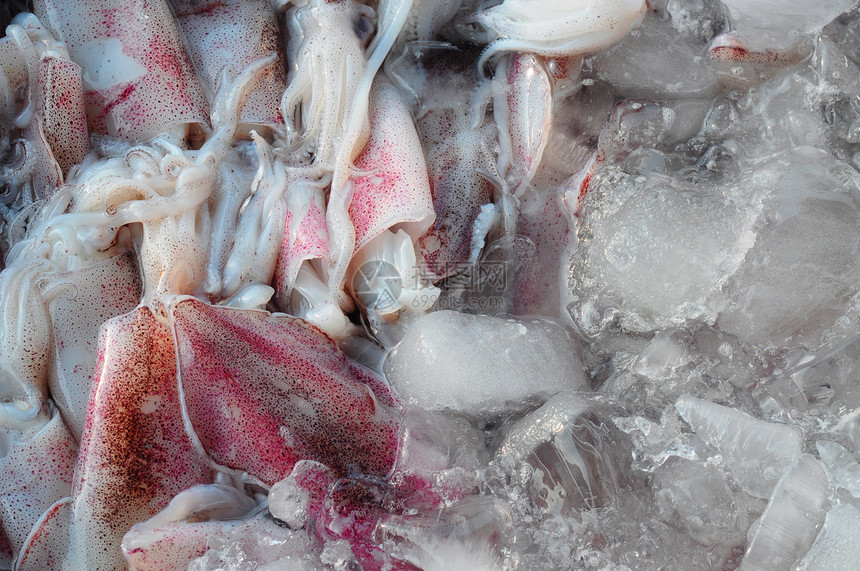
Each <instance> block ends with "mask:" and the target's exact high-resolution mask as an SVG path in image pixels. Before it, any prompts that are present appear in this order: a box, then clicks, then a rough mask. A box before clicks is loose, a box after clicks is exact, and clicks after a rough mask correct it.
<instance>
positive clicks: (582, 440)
mask: <svg viewBox="0 0 860 571" xmlns="http://www.w3.org/2000/svg"><path fill="white" fill-rule="evenodd" d="M601 416H603V415H598V414H596V413H595V410H594V408H593V407H592V405H591V404H590V403H589V402H588V401H587V400H585V399H584V398H583V397H580V396H578V395H576V394H571V393H562V394H559V395H557V396H555V397H553V398H552V399H550V400H549V401H548V402H547V403H546V404H545V405H543V406H542V407H540V408H539V409H537V410H536V411H534V412H533V413H531V414H530V415H528V416H526V417H525V418H523V419H522V420H520V421H519V422H518V423H517V424H515V425H514V426H512V427H511V429H510V430H509V431H508V433H507V434H506V436H505V438H504V440H503V441H502V444H501V445H500V446H499V449H498V451H497V452H496V459H495V462H496V463H498V464H499V465H501V466H504V467H505V468H507V470H508V471H509V472H511V473H512V474H515V475H516V476H515V477H516V478H518V479H519V480H520V481H521V483H522V484H524V487H525V489H526V490H527V491H528V493H529V495H530V497H531V499H532V501H533V502H534V504H535V505H536V506H537V507H538V508H541V509H542V510H543V511H545V512H546V513H549V514H563V515H568V516H569V515H576V514H579V513H580V512H581V511H587V510H593V509H595V508H599V507H604V506H606V505H607V504H608V503H609V502H610V501H611V499H612V498H613V497H614V495H615V493H616V491H617V490H618V489H619V488H620V487H621V485H622V484H621V481H622V479H623V474H624V473H625V472H627V471H628V469H629V460H628V458H629V456H630V453H629V442H628V441H627V438H626V437H625V436H624V435H623V434H622V433H621V432H620V431H618V430H617V429H616V428H615V427H614V426H613V425H612V424H611V423H609V422H604V421H603V420H601Z"/></svg>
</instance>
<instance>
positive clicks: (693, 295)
mask: <svg viewBox="0 0 860 571" xmlns="http://www.w3.org/2000/svg"><path fill="white" fill-rule="evenodd" d="M596 178H597V180H596V181H594V182H592V185H593V189H592V190H590V191H589V195H588V199H587V201H586V205H585V207H584V209H583V215H582V216H583V218H584V223H583V225H582V226H581V228H580V231H579V240H580V243H579V245H578V247H577V249H576V251H575V253H574V254H573V256H572V259H571V262H570V267H571V270H572V272H571V278H572V279H571V281H570V285H571V289H572V295H573V299H574V302H573V304H572V305H571V306H570V307H569V310H570V311H571V314H572V316H573V319H574V321H575V322H576V323H577V325H578V326H579V328H580V329H581V330H582V331H583V332H584V333H586V334H587V335H589V336H596V335H598V334H599V333H601V331H602V330H604V329H605V328H606V327H607V326H608V325H611V324H613V321H614V320H616V319H617V320H618V323H619V325H620V326H621V328H622V329H625V330H628V331H634V332H647V331H653V330H657V329H668V328H670V327H677V326H680V325H683V324H684V323H685V322H686V321H688V320H697V321H701V322H704V323H713V321H714V319H715V318H716V315H717V312H718V310H719V308H720V307H721V305H720V303H719V298H720V293H719V289H720V286H721V285H722V284H723V283H724V282H725V281H726V280H727V279H728V277H729V276H730V275H731V274H732V273H734V271H735V269H736V268H737V267H738V265H739V264H740V263H741V261H742V259H743V256H744V254H745V253H746V251H747V249H748V248H749V247H750V246H751V245H752V243H753V240H754V236H755V235H754V233H753V223H754V221H755V211H754V209H753V208H750V207H748V206H747V205H745V204H743V202H742V201H737V200H730V199H728V198H727V197H726V196H723V195H722V194H721V193H720V192H719V190H718V189H717V188H715V187H714V186H712V185H709V184H705V183H701V184H699V185H693V184H691V183H686V182H683V181H681V180H679V179H677V178H674V177H670V176H667V175H664V174H658V173H652V174H650V175H648V176H647V177H629V176H627V175H624V174H623V173H620V172H619V171H618V170H617V169H615V168H612V167H610V168H607V169H604V171H603V172H602V173H601V174H600V175H599V176H598V177H596Z"/></svg>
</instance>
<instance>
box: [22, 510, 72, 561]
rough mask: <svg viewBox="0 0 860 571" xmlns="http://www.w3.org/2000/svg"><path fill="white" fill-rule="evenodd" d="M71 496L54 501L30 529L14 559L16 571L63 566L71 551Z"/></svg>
mask: <svg viewBox="0 0 860 571" xmlns="http://www.w3.org/2000/svg"><path fill="white" fill-rule="evenodd" d="M71 505H72V498H71V497H68V498H63V499H61V500H58V501H57V502H56V503H54V504H53V505H52V506H51V507H49V508H48V509H47V511H46V512H45V513H44V515H42V518H41V519H40V520H39V522H38V523H37V524H36V526H35V527H34V528H33V531H32V532H30V535H29V537H27V542H26V543H25V545H24V547H23V548H22V549H21V553H20V554H19V555H18V559H17V561H16V562H15V567H14V568H15V569H16V570H17V571H44V570H45V569H61V568H62V566H63V562H64V561H65V559H66V554H67V553H68V550H69V534H70V531H71Z"/></svg>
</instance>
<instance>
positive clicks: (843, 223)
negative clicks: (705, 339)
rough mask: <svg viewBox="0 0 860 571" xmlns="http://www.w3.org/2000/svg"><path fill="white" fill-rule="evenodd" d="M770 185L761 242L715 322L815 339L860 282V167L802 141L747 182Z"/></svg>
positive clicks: (756, 339) (737, 331) (757, 334)
mask: <svg viewBox="0 0 860 571" xmlns="http://www.w3.org/2000/svg"><path fill="white" fill-rule="evenodd" d="M742 184H744V185H746V186H747V187H749V188H750V189H755V188H760V189H768V190H767V191H768V198H766V199H765V203H764V206H763V211H762V216H761V218H760V220H758V222H757V226H758V228H759V229H758V231H757V236H756V238H755V244H754V245H753V247H752V248H751V249H750V250H749V251H748V252H747V254H746V257H745V259H744V261H743V264H742V265H741V266H740V268H739V269H738V271H737V272H736V273H735V274H734V275H733V276H732V278H731V280H729V282H728V283H726V285H725V291H726V294H727V295H728V297H729V304H728V306H727V307H726V309H725V310H724V311H723V312H722V313H721V314H720V316H719V318H718V320H717V326H718V327H719V328H720V329H722V330H724V331H726V332H729V333H732V334H734V335H737V336H738V337H739V338H741V339H742V340H743V341H745V342H747V343H749V344H754V345H778V344H783V343H786V342H789V341H795V342H797V341H803V340H810V341H811V342H812V343H814V344H813V346H816V345H817V344H818V343H817V341H818V338H819V337H820V335H821V333H822V332H823V330H824V329H826V328H827V327H830V326H831V325H832V324H833V323H834V322H835V321H836V319H838V318H839V317H840V316H841V315H842V314H843V313H845V311H846V309H847V305H848V301H849V299H850V297H851V296H852V295H854V294H855V293H856V292H857V291H858V285H857V284H858V283H860V261H858V258H857V251H858V249H860V233H858V232H857V229H858V227H860V175H858V174H857V172H856V171H855V170H854V169H852V168H851V167H849V166H848V165H846V164H844V163H841V162H839V161H837V160H836V159H834V158H832V157H831V156H830V155H828V154H827V153H826V152H825V151H822V150H819V149H814V148H811V147H800V148H797V149H794V150H792V151H789V152H787V153H783V154H780V155H777V156H775V157H773V158H771V159H770V160H768V161H767V162H766V163H765V164H764V165H762V166H761V167H760V168H759V169H758V170H757V171H756V172H754V174H751V175H750V176H749V177H747V178H746V179H745V182H744V183H742Z"/></svg>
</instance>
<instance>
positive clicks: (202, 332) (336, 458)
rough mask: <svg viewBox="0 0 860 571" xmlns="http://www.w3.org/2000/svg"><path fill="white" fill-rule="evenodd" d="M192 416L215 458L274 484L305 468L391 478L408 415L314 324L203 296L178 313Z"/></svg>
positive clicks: (183, 304)
mask: <svg viewBox="0 0 860 571" xmlns="http://www.w3.org/2000/svg"><path fill="white" fill-rule="evenodd" d="M171 317H172V320H173V326H174V330H175V332H176V343H177V354H178V355H179V373H180V379H181V384H182V390H183V391H184V395H185V404H186V407H187V410H188V417H189V419H190V421H191V424H192V426H193V427H194V430H195V432H196V433H197V436H198V437H199V438H200V441H201V442H202V444H203V447H204V448H205V449H206V452H207V453H208V454H209V455H210V456H211V457H212V459H213V460H215V461H216V462H218V463H220V464H222V465H225V466H228V467H230V468H234V469H238V470H243V471H247V472H248V473H249V474H252V475H254V476H256V477H258V478H260V480H262V481H263V482H265V483H267V484H269V485H271V484H274V483H275V482H278V481H280V480H282V479H283V478H285V477H286V476H287V475H288V474H289V473H290V471H291V470H292V468H293V466H294V465H295V463H296V462H298V461H299V460H303V459H311V460H316V461H319V462H321V463H323V464H325V465H326V466H328V467H330V468H331V469H332V471H333V472H334V473H335V474H336V475H338V476H344V475H348V474H365V475H371V476H382V477H384V476H387V475H388V474H389V472H390V471H391V468H392V466H393V464H394V459H395V456H396V453H397V445H398V442H399V436H400V433H399V430H400V428H399V416H398V414H397V412H396V411H395V410H393V409H392V408H390V407H389V406H387V405H385V404H384V402H383V399H380V398H378V397H377V396H376V394H375V393H374V392H373V390H372V389H371V388H370V387H368V386H367V385H366V384H364V383H362V382H361V381H360V380H359V379H358V377H357V376H356V375H355V373H354V372H353V370H352V369H351V368H350V365H349V362H348V361H347V359H346V357H344V355H343V354H342V353H341V352H340V351H339V350H338V349H337V347H336V346H335V344H334V342H333V341H332V340H331V339H330V338H329V337H328V336H326V335H325V334H324V333H322V332H321V331H320V330H319V329H317V328H316V327H314V326H311V325H309V324H308V323H307V322H305V321H303V320H301V319H296V318H292V317H288V316H286V315H280V314H269V313H267V312H263V311H252V310H238V309H232V308H226V307H217V306H212V305H208V304H206V303H203V302H200V301H198V300H195V299H186V300H183V301H180V302H178V303H176V304H175V305H174V306H173V307H172V309H171Z"/></svg>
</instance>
